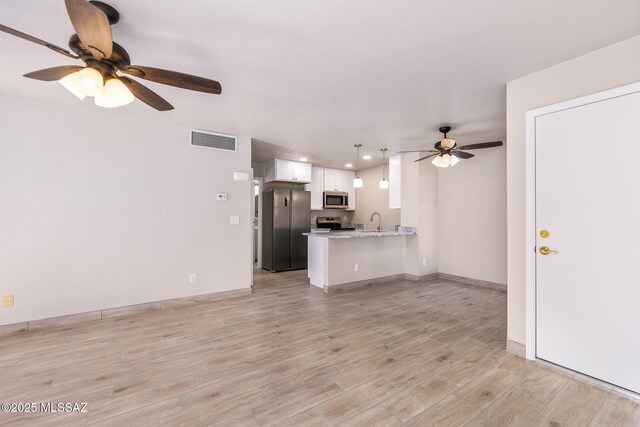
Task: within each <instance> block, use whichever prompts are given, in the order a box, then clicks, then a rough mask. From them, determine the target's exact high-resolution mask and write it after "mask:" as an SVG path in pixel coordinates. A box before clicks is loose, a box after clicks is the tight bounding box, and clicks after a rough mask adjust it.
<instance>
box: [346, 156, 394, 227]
mask: <svg viewBox="0 0 640 427" xmlns="http://www.w3.org/2000/svg"><path fill="white" fill-rule="evenodd" d="M358 174H359V175H360V178H362V180H363V181H364V185H363V186H362V188H356V210H355V213H354V214H353V220H352V221H353V222H354V223H356V224H364V228H365V230H375V229H376V227H378V217H377V216H376V217H375V218H374V219H373V222H369V218H370V217H371V214H372V213H374V212H378V213H379V214H380V216H381V219H382V221H381V223H382V229H383V230H393V229H394V226H395V225H399V224H400V209H389V190H381V189H380V188H379V187H378V183H379V182H380V180H381V179H382V165H380V166H376V167H372V168H368V169H363V170H359V171H358ZM388 174H389V169H388V167H386V166H385V176H386V177H387V179H389V175H388Z"/></svg>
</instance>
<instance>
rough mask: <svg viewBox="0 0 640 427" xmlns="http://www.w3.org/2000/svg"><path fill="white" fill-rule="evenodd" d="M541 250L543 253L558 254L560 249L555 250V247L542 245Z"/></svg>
mask: <svg viewBox="0 0 640 427" xmlns="http://www.w3.org/2000/svg"><path fill="white" fill-rule="evenodd" d="M539 252H540V253H541V254H542V255H549V254H552V253H553V254H557V253H558V251H556V250H554V249H549V247H548V246H540V249H539Z"/></svg>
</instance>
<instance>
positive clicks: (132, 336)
mask: <svg viewBox="0 0 640 427" xmlns="http://www.w3.org/2000/svg"><path fill="white" fill-rule="evenodd" d="M505 335H506V294H505V293H503V292H499V291H495V290H490V289H483V288H474V287H471V286H467V285H461V284H457V283H453V282H447V281H440V282H432V283H427V284H424V283H423V284H420V283H413V282H406V281H396V282H394V283H390V284H385V285H377V286H373V287H366V288H362V289H358V290H355V291H353V292H345V293H338V294H335V295H329V296H328V295H325V294H323V293H322V291H321V290H319V289H316V288H314V287H311V286H309V285H308V279H307V277H306V271H296V272H287V273H280V274H269V273H266V272H262V271H260V270H257V271H256V284H255V286H254V293H253V294H252V295H248V296H241V297H237V298H230V299H226V300H221V301H209V302H202V303H197V304H193V305H185V306H176V307H174V308H171V309H170V310H168V311H167V310H165V311H151V312H146V313H140V314H137V315H135V316H131V317H127V318H122V319H114V320H107V321H102V322H92V323H86V324H81V325H74V326H66V327H58V328H55V329H47V330H40V331H34V332H29V333H22V334H17V335H12V336H8V337H4V338H0V366H2V376H1V377H0V401H2V402H88V404H89V405H88V413H70V414H60V413H58V414H42V413H39V414H6V413H0V425H64V426H75V425H78V426H84V425H91V426H92V425H105V426H123V425H127V426H137V425H163V426H164V425H166V426H197V425H221V426H223V425H228V426H258V425H260V426H263V425H265V426H266V425H278V426H296V427H298V426H335V425H346V426H396V425H403V424H406V425H411V426H463V425H467V426H542V425H545V426H547V425H553V426H574V425H575V426H589V425H592V426H638V425H640V404H639V403H638V401H635V400H632V399H629V398H626V397H624V396H622V395H620V394H617V393H615V392H612V391H611V390H608V389H605V388H601V387H600V386H598V385H594V384H591V383H588V382H583V381H581V380H580V379H578V378H576V377H574V376H572V375H570V374H566V373H564V372H560V371H558V370H556V369H552V368H549V367H547V366H544V365H542V364H540V363H536V362H529V361H526V360H524V359H520V358H518V357H515V356H513V355H511V354H509V353H507V352H505V350H504V345H505V338H506V336H505Z"/></svg>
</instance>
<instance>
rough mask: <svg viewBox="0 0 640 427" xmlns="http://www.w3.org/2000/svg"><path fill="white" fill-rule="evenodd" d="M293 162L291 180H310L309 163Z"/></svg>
mask: <svg viewBox="0 0 640 427" xmlns="http://www.w3.org/2000/svg"><path fill="white" fill-rule="evenodd" d="M291 163H293V180H294V181H296V182H311V169H312V167H311V164H310V163H299V162H291Z"/></svg>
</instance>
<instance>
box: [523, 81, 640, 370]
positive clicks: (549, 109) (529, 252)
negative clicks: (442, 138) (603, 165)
mask: <svg viewBox="0 0 640 427" xmlns="http://www.w3.org/2000/svg"><path fill="white" fill-rule="evenodd" d="M637 92H640V82H638V83H632V84H629V85H624V86H620V87H617V88H614V89H609V90H605V91H602V92H597V93H594V94H591V95H586V96H581V97H579V98H575V99H571V100H568V101H563V102H559V103H556V104H552V105H548V106H546V107H541V108H537V109H534V110H530V111H527V113H526V128H525V129H526V136H525V254H526V261H525V357H526V358H527V359H530V360H534V359H536V255H537V254H536V251H535V248H536V240H537V238H536V232H537V227H536V119H537V118H538V117H540V116H544V115H547V114H551V113H556V112H558V111H562V110H568V109H571V108H576V107H580V106H583V105H587V104H593V103H596V102H602V101H606V100H608V99H612V98H617V97H620V96H625V95H630V94H632V93H637Z"/></svg>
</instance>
